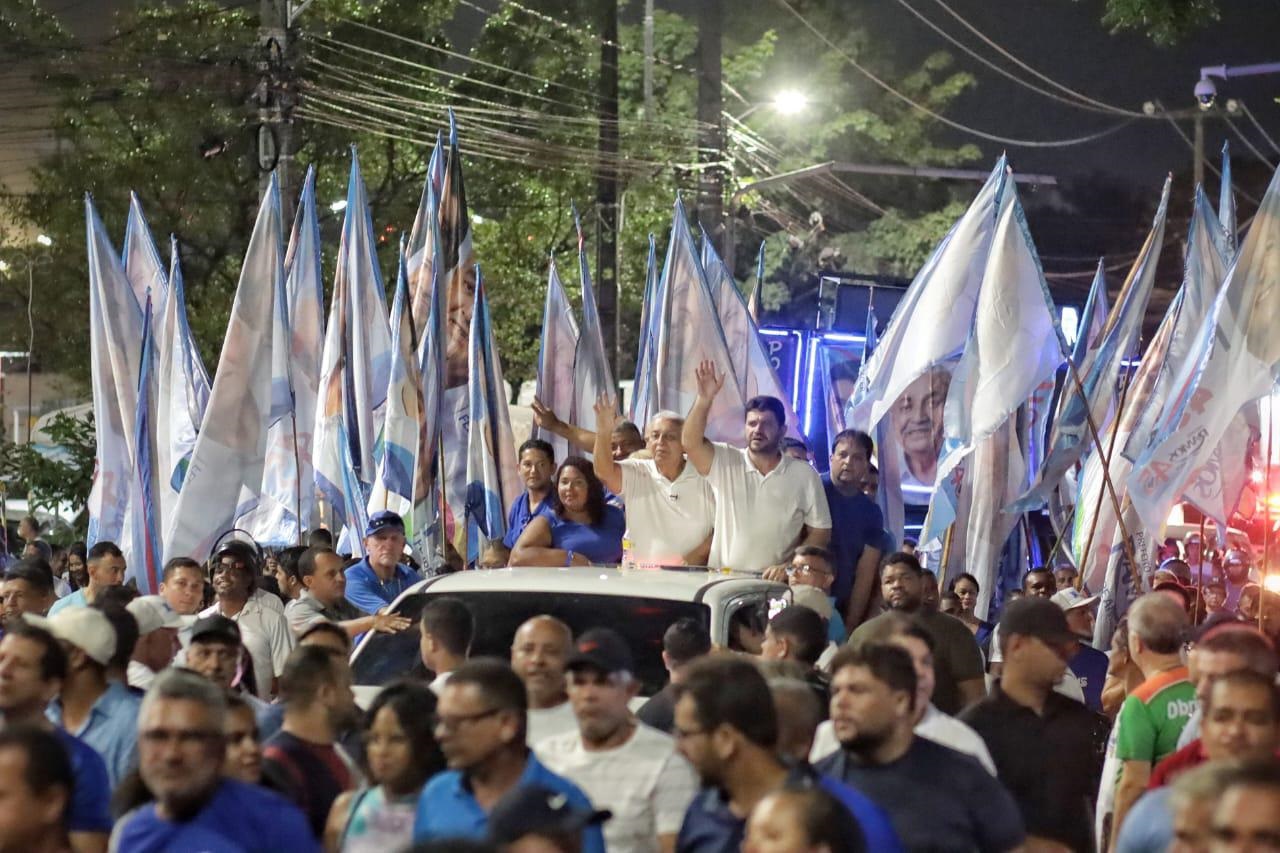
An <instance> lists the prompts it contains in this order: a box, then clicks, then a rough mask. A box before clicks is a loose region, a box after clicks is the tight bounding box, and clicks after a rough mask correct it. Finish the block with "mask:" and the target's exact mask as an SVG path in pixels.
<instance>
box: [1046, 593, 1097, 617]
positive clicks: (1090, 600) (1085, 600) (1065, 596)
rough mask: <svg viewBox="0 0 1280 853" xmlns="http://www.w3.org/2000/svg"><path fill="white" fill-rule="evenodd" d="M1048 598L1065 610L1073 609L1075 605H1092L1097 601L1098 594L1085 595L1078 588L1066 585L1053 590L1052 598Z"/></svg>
mask: <svg viewBox="0 0 1280 853" xmlns="http://www.w3.org/2000/svg"><path fill="white" fill-rule="evenodd" d="M1049 600H1050V601H1052V602H1053V603H1054V604H1056V605H1058V606H1059V607H1061V608H1062V609H1063V610H1064V611H1066V610H1075V609H1076V608H1077V607H1092V606H1093V605H1094V603H1095V602H1097V600H1098V596H1096V595H1085V594H1084V593H1083V592H1081V591H1080V590H1078V589H1073V588H1071V587H1067V588H1066V589H1063V590H1059V591H1058V592H1055V593H1054V594H1053V598H1051V599H1049Z"/></svg>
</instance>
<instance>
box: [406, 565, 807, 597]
mask: <svg viewBox="0 0 1280 853" xmlns="http://www.w3.org/2000/svg"><path fill="white" fill-rule="evenodd" d="M424 587H425V588H429V591H430V594H432V595H441V594H446V593H450V592H491V591H494V590H500V591H504V592H524V591H538V592H580V593H591V594H595V595H622V596H635V597H638V598H662V599H670V600H672V601H697V600H702V599H705V598H708V597H712V598H719V597H720V596H721V595H724V594H731V593H733V592H741V591H744V590H747V589H759V588H781V589H785V586H784V585H783V584H779V583H776V582H773V581H766V580H764V579H763V578H761V577H760V576H759V575H750V574H742V573H738V572H721V571H687V570H680V569H620V568H608V567H603V566H592V567H590V568H582V567H573V568H568V567H553V568H534V567H521V568H503V569H475V570H472V571H465V572H454V573H452V574H448V575H443V576H441V577H437V578H432V579H431V580H427V581H423V582H422V583H421V584H417V585H415V586H414V587H413V588H412V589H411V590H409V591H408V592H418V591H420V590H421V589H423V588H424Z"/></svg>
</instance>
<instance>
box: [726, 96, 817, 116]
mask: <svg viewBox="0 0 1280 853" xmlns="http://www.w3.org/2000/svg"><path fill="white" fill-rule="evenodd" d="M807 106H809V96H808V95H806V94H805V93H804V92H802V91H801V90H799V89H779V90H778V91H777V92H775V93H774V95H773V97H772V98H770V99H769V100H767V101H760V102H759V103H757V104H752V105H751V106H749V107H747V109H746V112H744V113H742V114H741V115H739V116H737V117H736V120H737V121H743V120H744V119H746V117H747V116H749V115H751V114H752V113H754V112H755V111H756V110H758V109H760V108H761V107H772V108H773V109H774V110H775V111H776V112H777V113H778V115H783V116H793V115H796V114H798V113H801V112H803V111H804V109H805V107H807Z"/></svg>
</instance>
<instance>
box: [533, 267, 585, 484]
mask: <svg viewBox="0 0 1280 853" xmlns="http://www.w3.org/2000/svg"><path fill="white" fill-rule="evenodd" d="M577 349H578V321H577V320H575V319H574V318H573V306H572V305H570V304H569V297H568V296H566V295H565V292H564V284H563V283H562V282H561V281H560V272H559V270H558V269H557V268H556V259H555V257H554V256H552V258H551V261H550V263H549V265H548V270H547V298H546V301H545V303H544V304H543V308H542V344H541V346H540V347H539V348H538V379H537V385H536V389H537V390H536V391H535V393H534V396H536V397H537V398H538V399H539V400H541V401H542V402H543V403H544V404H545V405H546V406H548V407H549V408H550V409H551V410H552V411H553V412H562V413H564V415H565V416H566V417H570V419H572V417H571V413H572V412H573V404H574V390H573V379H574V357H575V355H574V354H575V353H576V352H577ZM593 424H594V421H589V422H588V424H587V425H588V426H589V427H590V426H592V425H593ZM533 437H534V438H540V439H542V440H543V441H547V442H550V444H551V447H552V448H553V449H554V450H555V456H556V460H557V461H559V460H563V459H564V458H565V456H567V455H568V453H569V442H568V441H566V440H565V439H564V438H562V437H561V436H558V435H556V434H555V433H552V432H548V431H547V430H544V429H542V428H541V427H539V426H538V425H537V424H534V427H533Z"/></svg>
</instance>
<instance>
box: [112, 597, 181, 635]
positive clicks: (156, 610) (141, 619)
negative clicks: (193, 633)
mask: <svg viewBox="0 0 1280 853" xmlns="http://www.w3.org/2000/svg"><path fill="white" fill-rule="evenodd" d="M127 609H128V611H129V613H131V614H132V615H133V618H134V619H136V620H137V621H138V634H139V636H142V635H146V634H150V633H151V632H152V631H155V630H157V629H159V628H181V627H183V626H184V625H186V624H187V623H188V622H189V621H191V620H188V619H184V618H183V616H182V614H180V613H179V612H178V611H176V610H174V609H173V608H172V607H170V606H169V602H167V601H165V600H164V596H160V595H144V596H141V597H139V598H135V599H134V600H133V601H130V602H129V606H128V608H127Z"/></svg>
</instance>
